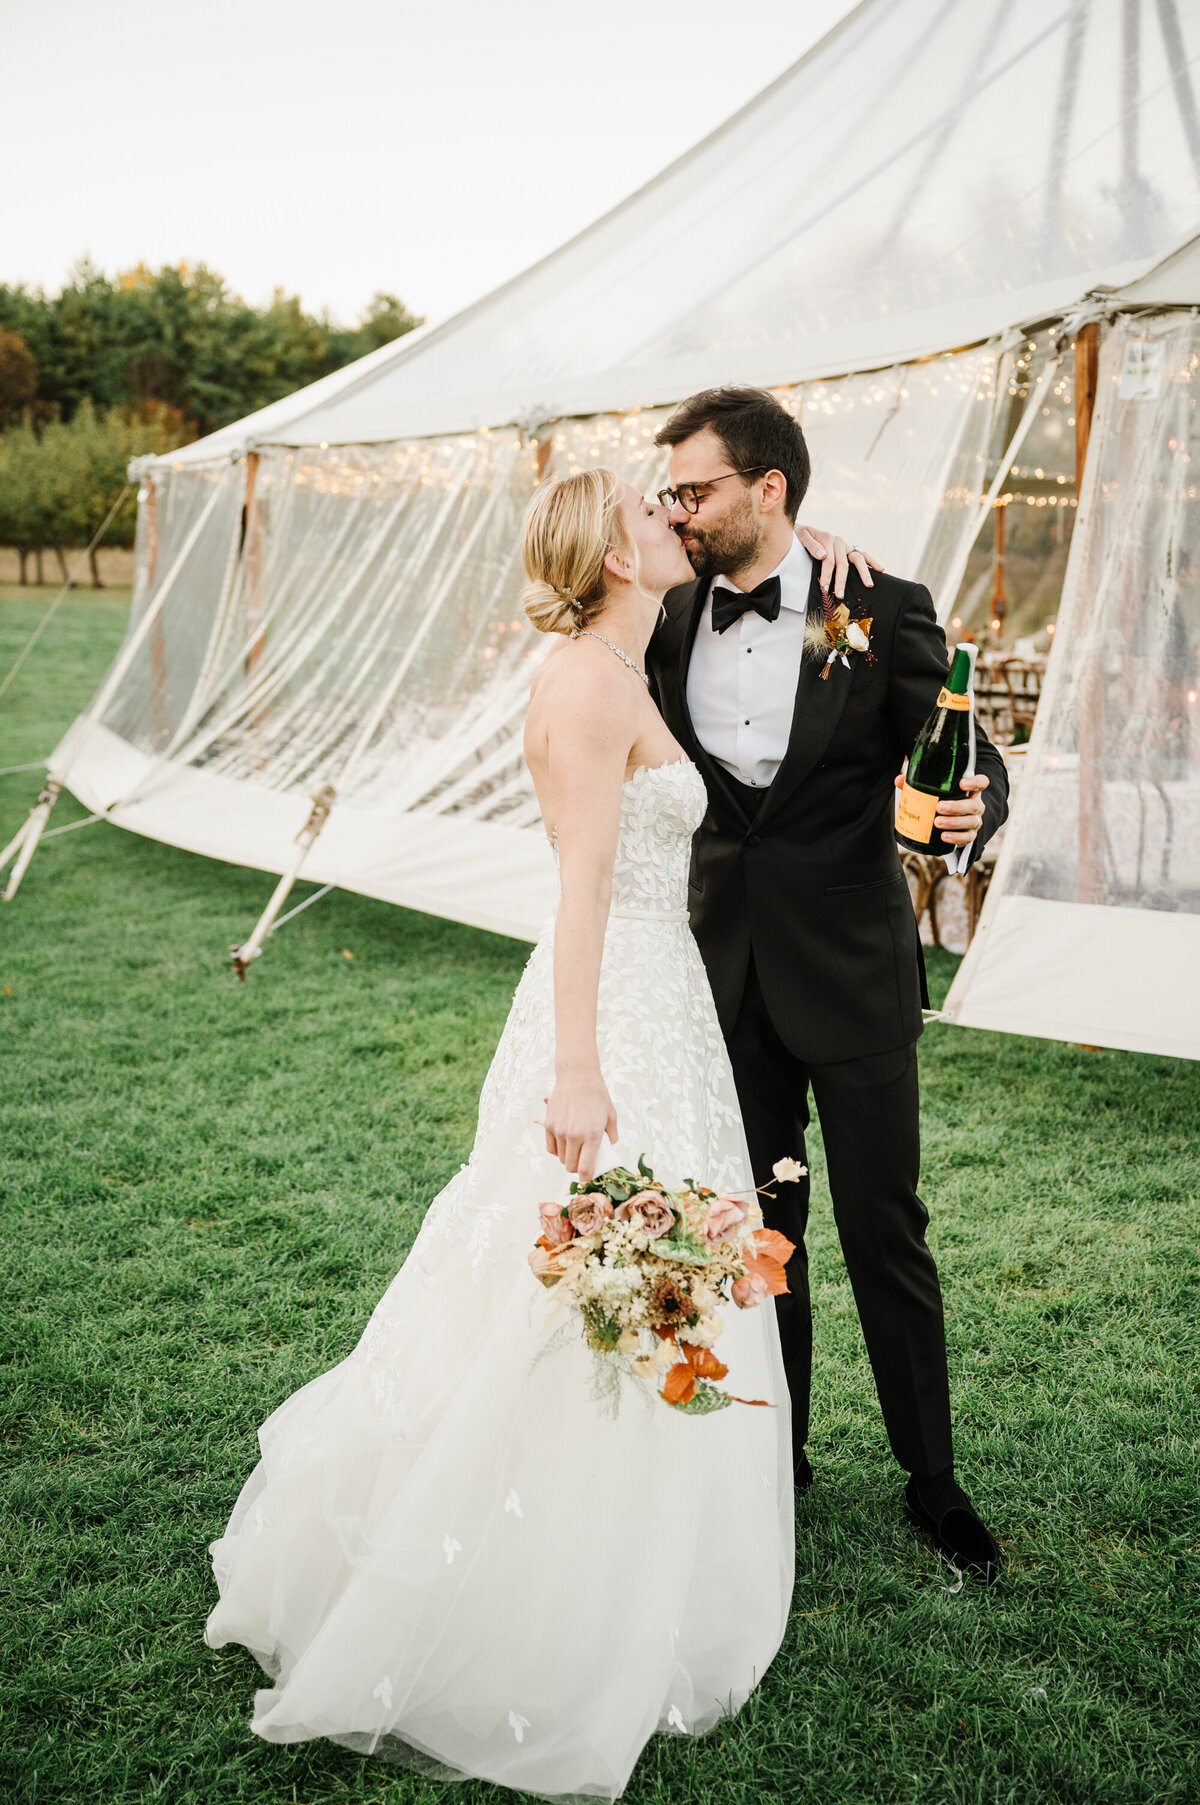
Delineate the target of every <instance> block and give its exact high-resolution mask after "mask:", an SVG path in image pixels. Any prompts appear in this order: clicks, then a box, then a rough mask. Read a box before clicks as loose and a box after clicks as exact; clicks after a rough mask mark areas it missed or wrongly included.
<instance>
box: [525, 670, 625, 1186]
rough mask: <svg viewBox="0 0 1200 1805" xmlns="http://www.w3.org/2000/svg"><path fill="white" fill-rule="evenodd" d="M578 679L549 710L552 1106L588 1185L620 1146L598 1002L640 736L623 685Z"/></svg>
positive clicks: (578, 674)
mask: <svg viewBox="0 0 1200 1805" xmlns="http://www.w3.org/2000/svg"><path fill="white" fill-rule="evenodd" d="M564 675H565V673H564ZM570 676H571V682H570V684H569V685H568V684H565V683H559V684H558V685H556V690H557V691H558V694H557V695H556V696H555V698H554V700H553V702H552V704H551V706H550V707H549V708H548V710H547V715H548V718H547V736H546V737H547V748H548V753H549V772H550V787H551V793H552V795H553V798H554V826H555V834H556V838H557V841H558V864H559V873H560V877H561V880H562V898H561V900H560V902H559V906H558V918H557V923H556V926H555V932H554V1044H555V1061H554V1089H553V1091H552V1092H551V1094H550V1097H549V1099H548V1100H547V1105H546V1147H547V1150H548V1151H549V1152H550V1153H553V1154H554V1155H555V1156H556V1158H558V1159H560V1160H561V1161H562V1162H563V1165H564V1166H565V1167H566V1168H567V1170H568V1172H573V1173H575V1174H576V1175H577V1176H578V1177H579V1178H580V1179H583V1180H586V1179H589V1178H591V1177H593V1175H594V1173H595V1169H596V1158H597V1155H598V1154H599V1151H600V1142H601V1139H602V1138H603V1136H604V1135H605V1134H606V1133H607V1135H608V1137H609V1139H610V1140H611V1141H615V1140H616V1137H617V1118H616V1112H615V1110H614V1109H613V1104H612V1099H611V1097H610V1096H609V1094H608V1087H607V1086H606V1084H605V1082H604V1075H603V1073H602V1072H601V1070H600V1055H599V1052H598V1050H597V1046H596V998H597V993H598V991H599V988H600V961H601V957H602V955H603V952H604V930H605V927H606V926H607V923H608V909H609V901H610V898H611V894H612V871H613V860H614V858H615V857H616V851H617V832H618V828H619V824H620V814H621V785H622V783H623V781H624V778H625V767H626V764H627V763H628V759H629V750H630V747H631V745H632V743H633V737H634V732H633V726H632V721H633V710H632V709H631V708H630V706H629V702H628V698H627V696H626V694H625V690H624V687H623V686H622V685H621V684H620V682H619V681H618V682H617V683H615V684H614V683H612V682H611V681H607V682H606V681H605V680H604V679H602V678H598V677H597V676H596V674H595V673H594V672H592V671H590V670H586V669H577V670H575V671H572V672H571V673H570Z"/></svg>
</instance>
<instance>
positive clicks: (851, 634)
mask: <svg viewBox="0 0 1200 1805" xmlns="http://www.w3.org/2000/svg"><path fill="white" fill-rule="evenodd" d="M846 644H847V645H849V646H853V647H854V650H855V651H856V652H866V651H869V650H870V646H871V642H870V640H869V639H868V638H867V636H866V634H865V633H864V632H863V630H862V628H861V627H860V626H859V624H858V622H857V621H856V620H852V621H851V622H850V623H849V624H848V626H847V627H846Z"/></svg>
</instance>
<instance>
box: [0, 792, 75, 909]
mask: <svg viewBox="0 0 1200 1805" xmlns="http://www.w3.org/2000/svg"><path fill="white" fill-rule="evenodd" d="M61 794H62V784H61V783H60V782H59V780H58V778H57V777H48V778H47V779H46V782H45V785H44V787H43V789H42V793H41V795H40V796H39V797H38V799H37V801H36V802H35V803H34V805H33V807H32V808H31V809H30V811H29V814H28V815H27V817H26V819H25V825H24V827H23V828H21V830H20V832H19V833H18V834H17V837H16V839H15V840H13V841H12V842H11V843H10V844H9V845H8V846H6V847H5V849H4V852H3V854H0V868H3V866H4V865H6V864H7V863H8V861H9V859H10V858H11V857H12V855H13V853H14V852H15V853H16V855H17V862H16V864H15V865H14V866H13V869H12V876H11V877H10V878H9V880H8V887H7V889H6V890H5V891H4V893H3V895H0V902H11V901H12V899H13V897H14V896H15V895H16V894H17V891H18V890H19V889H20V888H21V879H22V878H23V877H24V876H25V873H26V872H27V871H28V869H29V861H30V860H31V859H32V857H33V855H34V853H35V852H36V851H37V846H38V841H39V840H40V839H41V837H42V834H43V832H44V830H45V826H46V823H47V821H49V819H50V811H51V810H52V809H53V807H54V804H55V803H56V802H57V801H58V799H59V797H60V796H61Z"/></svg>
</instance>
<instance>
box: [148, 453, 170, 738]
mask: <svg viewBox="0 0 1200 1805" xmlns="http://www.w3.org/2000/svg"><path fill="white" fill-rule="evenodd" d="M157 575H158V481H157V478H156V477H155V475H154V472H153V471H152V470H148V471H147V472H146V589H147V591H148V592H149V593H150V594H153V592H154V579H155V577H156V576H157ZM150 679H151V690H150V696H151V704H150V706H151V717H150V718H151V722H152V725H153V732H154V738H155V742H156V743H157V742H158V741H159V740H160V739H161V738H162V736H163V735H164V734H165V733H166V730H167V712H166V699H167V651H166V642H165V640H164V638H163V622H162V615H161V614H157V615H155V617H154V625H153V626H152V627H151V629H150Z"/></svg>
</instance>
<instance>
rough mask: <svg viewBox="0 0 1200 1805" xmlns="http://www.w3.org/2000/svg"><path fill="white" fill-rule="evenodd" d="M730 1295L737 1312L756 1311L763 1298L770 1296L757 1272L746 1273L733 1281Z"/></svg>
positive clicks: (764, 1280) (764, 1281) (766, 1285)
mask: <svg viewBox="0 0 1200 1805" xmlns="http://www.w3.org/2000/svg"><path fill="white" fill-rule="evenodd" d="M730 1295H731V1296H732V1298H733V1301H734V1303H735V1304H736V1305H737V1307H738V1309H739V1310H756V1309H757V1308H758V1306H759V1304H761V1303H762V1300H763V1298H764V1297H769V1296H770V1286H769V1285H768V1284H767V1281H766V1279H764V1278H762V1277H761V1276H760V1275H759V1274H758V1273H757V1272H747V1273H746V1274H744V1276H743V1277H742V1278H740V1279H734V1281H733V1290H732V1292H731V1294H730Z"/></svg>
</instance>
